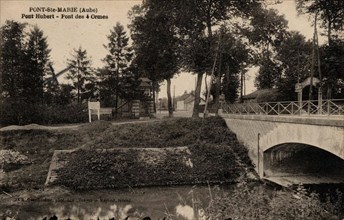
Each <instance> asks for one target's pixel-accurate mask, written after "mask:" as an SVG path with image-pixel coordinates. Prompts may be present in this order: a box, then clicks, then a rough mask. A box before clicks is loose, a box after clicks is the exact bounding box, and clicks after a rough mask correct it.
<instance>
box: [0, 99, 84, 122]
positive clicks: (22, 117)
mask: <svg viewBox="0 0 344 220" xmlns="http://www.w3.org/2000/svg"><path fill="white" fill-rule="evenodd" d="M1 104H2V108H1V115H0V121H1V126H7V125H26V124H32V123H36V124H60V123H80V122H87V121H88V112H87V106H86V105H83V104H69V105H49V106H48V105H43V104H34V103H23V102H13V103H9V102H3V103H1Z"/></svg>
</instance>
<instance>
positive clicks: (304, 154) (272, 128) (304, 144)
mask: <svg viewBox="0 0 344 220" xmlns="http://www.w3.org/2000/svg"><path fill="white" fill-rule="evenodd" d="M220 116H221V117H223V118H224V119H225V121H226V123H227V126H228V128H229V129H230V130H232V131H233V132H234V133H236V135H237V138H238V139H239V141H240V142H242V143H243V144H244V145H245V146H246V147H247V148H248V150H249V155H250V157H251V159H252V161H253V162H254V164H255V165H256V170H257V172H258V174H259V176H260V177H261V178H265V179H268V180H270V181H273V182H276V183H278V184H280V185H286V186H287V185H292V184H300V183H302V184H313V183H338V182H340V183H344V116H343V115H339V116H322V115H313V116H308V115H307V116H295V115H285V116H283V115H235V114H225V113H222V112H220Z"/></svg>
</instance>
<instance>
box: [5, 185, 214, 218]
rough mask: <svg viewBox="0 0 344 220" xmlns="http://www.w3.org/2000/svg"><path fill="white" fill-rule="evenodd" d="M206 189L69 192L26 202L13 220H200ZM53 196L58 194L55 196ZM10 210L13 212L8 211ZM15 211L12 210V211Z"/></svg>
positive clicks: (207, 195)
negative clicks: (56, 219)
mask: <svg viewBox="0 0 344 220" xmlns="http://www.w3.org/2000/svg"><path fill="white" fill-rule="evenodd" d="M209 189H210V188H209V187H208V186H197V187H195V186H172V187H147V188H139V189H131V190H94V191H88V192H69V193H67V194H64V195H63V196H61V195H60V196H57V197H51V198H47V197H41V198H39V199H32V198H31V199H28V200H26V201H23V202H22V203H21V204H20V206H18V207H17V209H16V210H18V211H19V212H18V214H17V215H16V216H17V217H18V218H16V219H40V220H42V219H44V218H45V219H46V220H49V219H50V218H51V217H52V216H54V215H55V216H56V217H57V218H58V219H59V220H60V219H63V220H65V219H73V220H74V219H94V220H98V219H99V220H101V219H104V220H105V219H106V220H108V219H116V220H118V219H127V220H129V219H132V220H134V219H135V220H138V219H140V220H142V219H144V218H145V217H148V216H149V217H150V218H151V219H154V220H155V219H164V218H165V219H166V220H167V219H185V220H192V219H196V217H197V218H198V219H202V216H203V213H204V211H203V209H204V207H207V205H208V204H209V200H210V196H209ZM55 194H56V195H57V194H58V193H55ZM12 210H14V209H12ZM14 211H15V210H14Z"/></svg>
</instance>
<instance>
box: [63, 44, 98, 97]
mask: <svg viewBox="0 0 344 220" xmlns="http://www.w3.org/2000/svg"><path fill="white" fill-rule="evenodd" d="M68 67H69V68H70V70H69V72H68V74H67V79H70V80H72V82H73V86H74V90H76V93H77V94H76V96H77V102H78V103H81V102H82V101H83V100H88V99H90V98H94V97H95V89H96V87H95V77H94V74H93V72H92V68H91V60H90V59H89V58H88V57H87V51H86V50H83V49H82V48H81V47H79V49H77V50H76V49H74V50H73V55H72V59H68Z"/></svg>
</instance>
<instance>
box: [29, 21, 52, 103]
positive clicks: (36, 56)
mask: <svg viewBox="0 0 344 220" xmlns="http://www.w3.org/2000/svg"><path fill="white" fill-rule="evenodd" d="M50 51H51V50H50V49H49V48H48V43H47V38H46V37H44V36H43V31H42V30H40V29H39V28H38V27H37V26H35V27H34V28H33V29H32V30H31V32H30V33H29V40H28V42H27V48H26V56H27V64H28V65H27V69H26V71H25V72H24V76H23V77H24V82H25V85H24V86H25V87H26V95H27V96H28V97H30V99H31V100H33V101H34V102H36V103H37V102H41V101H43V92H44V91H43V87H44V77H45V76H46V73H47V71H48V66H47V65H48V63H49V53H50Z"/></svg>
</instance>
